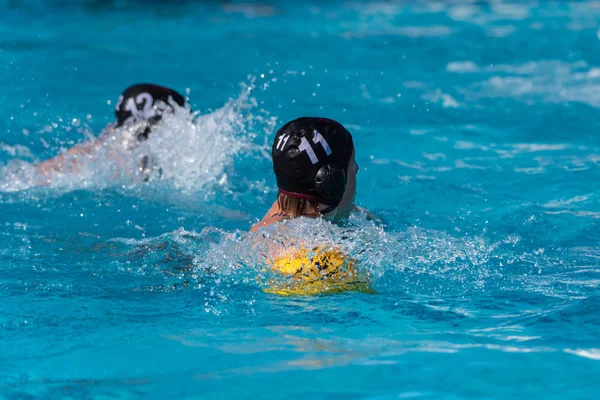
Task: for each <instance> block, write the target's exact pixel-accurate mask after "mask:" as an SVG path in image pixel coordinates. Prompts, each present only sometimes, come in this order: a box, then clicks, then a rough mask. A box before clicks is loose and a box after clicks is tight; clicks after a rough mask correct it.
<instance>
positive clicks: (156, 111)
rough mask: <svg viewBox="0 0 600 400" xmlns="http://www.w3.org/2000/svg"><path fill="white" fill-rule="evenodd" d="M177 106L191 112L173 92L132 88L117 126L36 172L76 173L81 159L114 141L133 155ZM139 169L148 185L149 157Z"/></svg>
mask: <svg viewBox="0 0 600 400" xmlns="http://www.w3.org/2000/svg"><path fill="white" fill-rule="evenodd" d="M176 106H177V107H187V108H189V104H188V102H187V101H186V99H185V98H184V97H183V96H182V95H181V94H179V93H177V92H176V91H175V90H173V89H169V88H167V87H163V86H158V85H153V84H146V83H141V84H136V85H133V86H130V87H128V88H127V89H125V91H124V92H123V93H122V94H121V96H120V97H119V100H118V101H117V105H116V107H115V115H116V119H117V120H116V122H113V123H111V124H109V125H108V126H106V127H105V128H104V129H103V130H102V133H100V135H99V136H98V138H95V139H92V140H88V141H86V142H84V143H80V144H77V145H75V146H73V147H71V148H70V149H68V150H67V151H66V152H65V153H64V154H61V155H58V156H55V157H53V158H51V159H49V160H46V161H43V162H41V163H40V164H38V165H37V170H38V171H39V172H40V173H41V174H42V175H45V176H48V175H49V174H51V173H52V172H63V171H64V170H65V169H75V170H76V169H77V166H78V164H79V161H78V158H81V157H86V156H91V155H92V154H93V153H94V151H95V150H97V149H99V148H100V147H102V146H104V145H106V144H107V143H109V142H111V141H112V142H116V144H118V145H119V146H120V147H121V148H122V150H125V151H131V150H132V149H134V148H135V147H136V146H138V145H139V144H141V143H142V142H144V141H145V140H147V139H148V135H149V134H150V132H151V131H152V130H153V129H154V128H155V127H156V126H157V125H158V124H159V123H160V122H161V121H162V117H163V115H166V114H167V113H173V112H174V110H175V107H176ZM117 158H118V157H117ZM115 161H116V162H118V161H119V160H118V159H116V160H115ZM138 168H139V172H140V173H141V175H142V180H144V181H147V180H148V177H149V173H150V169H151V168H152V165H151V159H150V156H148V155H145V156H142V158H141V160H140V162H139V166H138Z"/></svg>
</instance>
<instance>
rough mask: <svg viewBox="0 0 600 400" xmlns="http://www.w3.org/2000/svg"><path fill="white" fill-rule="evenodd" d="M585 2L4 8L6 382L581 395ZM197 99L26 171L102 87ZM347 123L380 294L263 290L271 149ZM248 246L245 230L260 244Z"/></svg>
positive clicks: (595, 250) (79, 124) (356, 249)
mask: <svg viewBox="0 0 600 400" xmlns="http://www.w3.org/2000/svg"><path fill="white" fill-rule="evenodd" d="M599 22H600V3H598V2H595V1H585V2H583V1H582V2H528V1H524V2H497V1H495V2H489V3H487V2H433V1H427V2H415V3H412V2H397V3H395V2H313V3H305V2H302V3H300V2H298V3H294V2H280V3H271V2H265V3H262V4H258V5H248V4H241V3H235V2H234V3H225V2H223V3H221V2H217V1H214V2H205V3H201V2H193V1H179V2H174V3H170V4H169V5H160V4H159V2H141V1H140V2H138V3H135V2H127V1H105V2H101V1H96V2H93V1H89V2H84V1H81V2H76V1H60V2H59V1H55V2H52V1H46V2H44V1H25V2H13V1H0V77H1V79H2V85H1V87H2V89H1V91H0V226H2V229H1V231H0V298H1V300H0V304H1V306H0V307H1V308H0V310H1V312H0V398H7V399H30V398H48V399H50V398H51V399H55V398H72V399H82V398H90V399H106V398H124V399H125V398H126V399H136V398H156V399H166V398H186V399H192V398H194V399H196V398H287V397H290V398H297V397H300V396H304V397H307V398H377V399H384V398H385V399H387V398H436V399H437V398H446V399H457V398H461V399H464V398H544V399H552V398H557V399H563V398H570V399H575V398H582V399H586V398H593V397H594V393H597V391H598V389H600V384H599V383H598V376H599V375H600V361H599V360H600V344H599V340H600V316H599V315H600V314H599V313H598V309H599V307H600V296H599V295H598V285H599V282H600V264H599V260H600V246H599V245H598V243H599V240H600V222H599V221H600V190H599V189H598V187H599V185H598V182H599V180H600V136H598V132H599V130H600V118H599V116H600V114H599V108H600V51H599V50H600V23H599ZM143 81H150V82H156V83H159V84H163V85H167V86H171V87H173V88H175V89H177V90H179V91H181V92H184V93H188V94H189V99H190V102H191V104H192V106H193V109H194V110H195V111H196V112H197V116H196V119H195V120H190V119H189V118H188V117H187V116H186V115H185V114H184V113H181V114H178V115H176V116H175V117H174V118H173V119H171V120H169V121H168V122H167V124H166V127H165V129H163V131H162V132H160V133H161V134H160V135H156V136H155V137H153V138H151V139H150V140H149V141H148V142H147V144H145V145H144V146H145V147H144V148H143V149H142V150H140V151H146V152H151V153H152V154H154V155H155V156H156V157H157V159H158V160H159V161H160V164H161V167H162V169H163V176H162V178H158V177H154V178H153V179H152V180H151V181H150V182H149V183H147V184H144V183H142V182H140V181H139V179H137V178H136V176H135V173H134V168H135V165H134V163H131V165H129V164H126V165H124V166H123V165H121V166H117V165H115V164H114V162H112V161H111V159H110V157H108V155H107V154H105V153H98V154H96V155H95V156H94V157H95V158H94V160H88V161H86V162H84V164H83V165H82V166H81V168H80V170H79V172H78V173H65V174H54V175H53V176H51V177H50V178H49V179H47V180H45V179H41V178H40V176H38V175H36V173H35V172H34V169H33V167H32V165H34V164H35V163H37V162H39V161H41V160H44V159H46V158H48V157H51V156H53V155H56V154H58V153H60V152H61V151H64V149H66V148H68V147H69V146H71V145H72V144H74V143H79V142H82V141H84V140H85V139H86V138H89V137H91V136H93V135H97V134H98V133H99V132H100V131H101V130H102V128H103V127H104V126H105V125H106V124H107V123H109V122H111V121H112V119H113V108H114V104H115V101H116V100H117V97H118V95H119V93H120V92H121V91H122V90H123V89H124V88H125V87H127V86H128V85H130V84H132V83H136V82H143ZM302 115H322V116H327V117H330V118H334V119H337V120H339V121H340V122H342V123H343V124H344V125H346V126H347V127H348V129H349V130H350V131H351V132H352V133H353V135H354V140H355V143H356V150H357V153H356V158H357V162H358V163H359V164H360V166H361V170H360V174H359V176H358V195H357V203H358V204H359V205H361V206H363V207H366V208H368V209H369V210H371V211H372V212H373V213H375V214H376V215H377V216H378V217H379V221H376V222H370V221H366V220H364V219H363V218H362V217H361V216H360V215H354V216H352V218H351V219H350V221H349V223H348V225H347V226H344V227H335V226H330V225H328V224H327V223H324V222H318V221H302V220H300V221H294V222H292V223H290V224H286V225H285V226H284V227H283V228H282V229H284V232H285V235H287V236H289V237H300V238H302V240H305V241H306V240H314V241H316V242H319V241H322V240H334V241H336V242H339V243H342V244H343V245H344V246H345V247H346V248H347V249H349V250H348V251H349V252H350V254H351V255H353V256H354V257H356V258H358V259H359V261H360V265H361V266H362V268H364V269H366V270H367V271H369V273H370V274H371V276H372V277H373V286H374V288H375V289H376V291H377V293H376V294H374V295H369V294H361V293H345V294H341V295H335V296H321V297H311V298H283V297H277V296H273V295H269V294H266V293H264V292H263V289H264V288H265V284H264V283H263V282H264V281H265V279H264V278H265V273H264V271H262V268H263V267H264V264H265V261H264V259H261V257H260V256H259V255H258V254H259V253H260V252H259V251H257V249H256V247H255V246H256V244H253V243H254V242H252V241H251V240H248V239H247V238H246V235H247V234H246V232H247V230H248V229H249V228H250V226H251V225H252V224H253V223H255V222H256V221H257V219H258V218H260V217H262V215H263V214H264V212H265V211H266V210H267V208H268V207H269V206H270V204H271V202H272V201H273V200H274V197H275V194H276V188H275V180H274V177H273V175H272V169H271V162H270V158H269V144H270V141H271V140H272V138H273V136H274V131H275V130H276V129H277V127H278V126H281V125H282V124H283V123H285V122H286V121H288V120H289V119H292V118H295V117H298V116H302ZM263 245H265V244H261V245H260V246H263Z"/></svg>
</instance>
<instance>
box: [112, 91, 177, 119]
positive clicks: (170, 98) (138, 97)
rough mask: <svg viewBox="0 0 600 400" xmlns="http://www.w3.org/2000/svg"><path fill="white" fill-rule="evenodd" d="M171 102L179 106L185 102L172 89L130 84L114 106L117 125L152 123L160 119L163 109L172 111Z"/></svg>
mask: <svg viewBox="0 0 600 400" xmlns="http://www.w3.org/2000/svg"><path fill="white" fill-rule="evenodd" d="M172 102H175V103H176V104H177V105H179V106H180V107H184V106H185V105H186V104H187V102H186V100H185V98H184V97H183V96H182V95H180V94H179V93H177V92H176V91H174V90H173V89H169V88H166V87H163V86H158V85H152V84H148V83H140V84H137V85H133V86H130V87H128V88H127V89H125V91H124V92H123V94H121V96H120V97H119V101H118V102H117V106H116V108H115V114H116V116H117V127H119V126H123V125H124V124H125V123H129V122H139V121H147V122H149V123H151V124H154V123H156V122H158V121H160V119H161V116H162V113H163V112H164V111H165V110H169V111H171V112H172V111H173V106H172V105H171V103H172Z"/></svg>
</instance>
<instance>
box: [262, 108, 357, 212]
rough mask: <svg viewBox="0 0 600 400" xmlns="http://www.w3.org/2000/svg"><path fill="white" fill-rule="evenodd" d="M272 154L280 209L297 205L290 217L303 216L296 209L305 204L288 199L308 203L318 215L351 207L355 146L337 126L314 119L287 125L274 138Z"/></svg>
mask: <svg viewBox="0 0 600 400" xmlns="http://www.w3.org/2000/svg"><path fill="white" fill-rule="evenodd" d="M272 155H273V169H274V170H275V176H276V178H277V186H278V187H279V194H280V196H279V203H280V207H281V206H283V207H281V208H287V207H285V204H283V203H284V202H286V201H287V202H288V203H297V204H295V207H294V208H296V210H295V211H294V212H292V214H300V215H301V214H302V213H301V212H299V211H300V210H298V207H300V206H302V207H304V206H305V204H302V205H301V204H300V203H299V202H297V201H296V202H294V201H289V199H299V200H303V201H304V202H308V203H309V204H312V205H313V208H316V210H317V211H318V212H319V213H321V214H327V213H328V212H330V211H332V210H333V209H336V208H338V207H341V208H349V206H351V205H353V203H354V194H355V190H356V180H355V178H356V176H355V175H356V165H355V162H354V143H353V141H352V135H351V134H350V132H348V130H347V129H346V128H344V127H343V126H342V125H341V124H340V123H338V122H336V121H333V120H331V119H326V118H314V117H303V118H298V119H296V120H293V121H291V122H288V123H287V124H285V125H284V126H283V127H281V129H279V131H278V132H277V134H276V135H275V141H274V143H273V149H272ZM346 203H347V204H346ZM319 204H323V205H325V206H327V207H325V208H323V207H321V208H318V207H317V206H318V205H319ZM344 213H345V212H344Z"/></svg>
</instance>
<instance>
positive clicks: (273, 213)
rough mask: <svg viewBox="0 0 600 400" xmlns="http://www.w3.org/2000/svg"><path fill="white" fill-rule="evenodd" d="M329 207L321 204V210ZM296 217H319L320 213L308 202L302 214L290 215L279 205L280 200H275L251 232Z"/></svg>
mask: <svg viewBox="0 0 600 400" xmlns="http://www.w3.org/2000/svg"><path fill="white" fill-rule="evenodd" d="M327 208H328V206H327V205H325V204H319V210H320V211H322V210H325V209H327ZM296 217H314V218H317V217H319V214H318V213H316V212H315V210H314V209H312V208H309V205H308V204H307V206H306V207H305V209H304V210H303V212H302V214H300V215H296V216H290V215H288V214H287V213H286V212H285V211H284V210H282V209H281V207H279V202H278V201H275V202H274V203H273V205H272V206H271V208H270V209H269V211H267V213H266V214H265V216H264V217H263V218H262V219H261V220H260V221H259V222H258V223H256V224H255V225H254V226H253V227H252V228H251V229H250V232H256V231H257V230H259V229H260V228H264V227H267V226H270V225H273V224H276V223H277V222H281V221H284V220H286V219H290V218H296Z"/></svg>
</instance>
